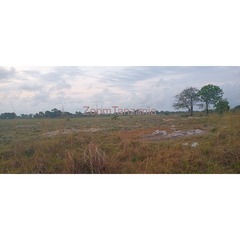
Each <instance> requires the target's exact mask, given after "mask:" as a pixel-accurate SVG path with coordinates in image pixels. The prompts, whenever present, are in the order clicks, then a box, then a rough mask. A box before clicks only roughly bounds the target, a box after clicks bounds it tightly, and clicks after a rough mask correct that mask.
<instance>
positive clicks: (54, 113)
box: [0, 108, 184, 119]
mask: <svg viewBox="0 0 240 240" xmlns="http://www.w3.org/2000/svg"><path fill="white" fill-rule="evenodd" d="M87 113H88V114H89V112H87ZM156 113H157V114H164V115H170V114H174V113H184V111H177V112H175V111H156ZM111 115H114V114H109V116H111ZM98 116H103V115H101V114H99V115H98ZM104 116H106V115H104ZM78 117H92V115H91V114H89V115H84V114H83V113H82V112H81V111H76V112H75V113H70V112H63V111H61V110H58V109H56V108H54V109H52V110H51V111H49V110H48V111H45V112H38V113H35V114H32V113H31V114H20V115H19V116H17V115H16V114H15V113H2V114H0V119H16V118H20V119H33V118H37V119H40V118H78Z"/></svg>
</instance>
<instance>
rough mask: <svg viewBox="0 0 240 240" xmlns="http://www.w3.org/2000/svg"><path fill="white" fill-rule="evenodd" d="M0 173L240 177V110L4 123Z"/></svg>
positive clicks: (0, 126) (0, 123) (0, 132)
mask: <svg viewBox="0 0 240 240" xmlns="http://www.w3.org/2000/svg"><path fill="white" fill-rule="evenodd" d="M156 130H159V131H164V132H160V134H153V133H154V132H156ZM193 130H197V131H199V132H201V134H193V135H191V134H188V133H189V132H191V131H193ZM163 133H164V134H165V135H164V134H163ZM179 133H180V135H177V134H179ZM182 133H186V134H185V135H184V134H182ZM181 134H182V135H181ZM193 143H197V144H196V146H195V147H193V146H192V144H193ZM0 173H112V174H116V173H240V112H235V113H228V114H225V115H222V116H219V115H215V114H211V115H209V116H205V115H203V114H202V116H200V115H199V116H197V115H196V116H194V117H192V118H191V117H187V116H181V115H180V114H171V115H156V116H126V117H119V118H118V119H117V120H113V119H112V118H111V117H90V118H73V119H31V120H28V119H26V120H24V119H15V120H1V121H0Z"/></svg>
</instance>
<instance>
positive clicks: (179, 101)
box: [173, 87, 199, 116]
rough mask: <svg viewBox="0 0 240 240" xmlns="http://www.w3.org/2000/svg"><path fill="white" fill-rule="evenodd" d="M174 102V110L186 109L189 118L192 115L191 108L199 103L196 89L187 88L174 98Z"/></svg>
mask: <svg viewBox="0 0 240 240" xmlns="http://www.w3.org/2000/svg"><path fill="white" fill-rule="evenodd" d="M175 98H176V102H175V103H174V104H173V107H174V108H175V109H184V108H186V109H188V111H189V112H190V114H191V116H192V115H193V106H194V105H195V104H196V103H197V102H199V96H198V89H197V88H193V87H189V88H186V89H185V90H183V91H182V92H181V93H180V94H178V95H176V96H175Z"/></svg>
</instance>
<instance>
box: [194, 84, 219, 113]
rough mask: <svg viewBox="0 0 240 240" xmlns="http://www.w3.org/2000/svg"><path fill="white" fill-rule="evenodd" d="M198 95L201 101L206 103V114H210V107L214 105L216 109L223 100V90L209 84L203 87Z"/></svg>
mask: <svg viewBox="0 0 240 240" xmlns="http://www.w3.org/2000/svg"><path fill="white" fill-rule="evenodd" d="M198 94H199V96H200V99H201V101H202V102H204V103H205V106H206V113H207V114H208V109H209V105H211V104H212V105H213V106H215V107H216V104H217V103H218V102H219V101H221V100H222V96H223V90H222V89H221V88H220V87H218V86H214V85H212V84H209V85H206V86H204V87H202V89H201V90H200V91H199V93H198Z"/></svg>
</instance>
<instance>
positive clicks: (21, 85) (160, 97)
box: [0, 67, 240, 114]
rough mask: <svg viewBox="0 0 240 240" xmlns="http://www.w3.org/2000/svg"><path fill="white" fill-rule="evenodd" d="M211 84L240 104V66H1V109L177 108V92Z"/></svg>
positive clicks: (30, 110)
mask: <svg viewBox="0 0 240 240" xmlns="http://www.w3.org/2000/svg"><path fill="white" fill-rule="evenodd" d="M209 83H211V84H216V85H219V86H220V87H222V88H223V90H224V92H225V96H224V97H227V98H228V99H229V101H230V104H231V106H232V107H233V106H235V105H238V104H240V99H239V92H240V91H239V90H240V67H0V101H1V105H0V112H10V111H12V105H14V107H15V109H16V111H17V113H18V114H19V113H30V112H33V113H35V112H38V111H40V110H41V111H43V110H47V109H50V110H51V109H52V108H54V107H57V108H62V107H64V109H65V110H66V111H71V112H74V111H79V110H83V106H84V105H90V106H94V107H95V104H98V105H99V106H100V105H102V106H106V107H107V106H112V105H118V106H120V107H136V108H137V107H147V106H151V107H156V108H157V109H159V110H172V103H173V101H174V96H175V95H176V94H177V93H179V92H180V91H182V90H183V89H184V88H186V87H189V86H194V87H197V88H201V87H202V86H204V85H206V84H209Z"/></svg>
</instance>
